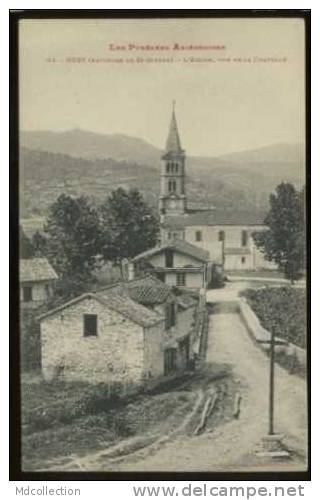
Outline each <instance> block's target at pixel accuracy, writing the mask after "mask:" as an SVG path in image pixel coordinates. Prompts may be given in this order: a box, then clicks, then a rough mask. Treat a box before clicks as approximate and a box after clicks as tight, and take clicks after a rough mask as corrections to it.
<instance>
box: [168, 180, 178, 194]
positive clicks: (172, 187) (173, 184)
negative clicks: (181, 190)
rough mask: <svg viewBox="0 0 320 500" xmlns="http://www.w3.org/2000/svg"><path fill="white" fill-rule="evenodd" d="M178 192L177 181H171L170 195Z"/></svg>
mask: <svg viewBox="0 0 320 500" xmlns="http://www.w3.org/2000/svg"><path fill="white" fill-rule="evenodd" d="M176 190H177V183H176V181H175V180H171V181H169V192H170V193H175V192H176Z"/></svg>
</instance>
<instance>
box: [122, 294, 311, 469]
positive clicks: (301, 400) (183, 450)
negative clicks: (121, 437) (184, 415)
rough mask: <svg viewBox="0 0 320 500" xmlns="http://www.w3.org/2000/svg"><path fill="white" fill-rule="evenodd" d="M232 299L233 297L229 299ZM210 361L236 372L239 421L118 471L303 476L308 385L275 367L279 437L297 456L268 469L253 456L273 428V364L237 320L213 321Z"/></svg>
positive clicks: (268, 465) (227, 317)
mask: <svg viewBox="0 0 320 500" xmlns="http://www.w3.org/2000/svg"><path fill="white" fill-rule="evenodd" d="M228 293H229V292H228ZM228 298H230V299H232V298H234V295H233V294H232V293H231V294H230V293H229V296H228ZM207 361H209V362H211V361H212V362H219V363H221V362H223V363H226V364H228V365H230V366H231V367H232V370H233V374H234V377H235V378H236V380H237V383H238V386H239V394H240V395H241V397H242V402H241V411H240V416H239V418H238V419H232V420H230V421H229V422H226V423H225V424H223V425H221V426H219V427H218V428H217V429H216V430H214V431H213V432H211V433H204V434H202V435H200V436H186V437H184V438H183V439H179V440H174V441H172V442H169V443H167V444H166V445H165V446H163V447H162V448H161V449H159V450H158V451H157V452H156V453H155V454H154V455H151V456H147V457H145V458H143V459H141V460H138V461H135V460H133V461H130V460H129V461H128V462H124V463H122V464H119V465H118V468H117V470H138V471H143V470H149V471H150V470H153V471H161V470H162V471H163V470H164V471H196V470H200V471H205V470H210V471H214V470H221V469H222V470H242V469H243V468H247V467H250V468H251V469H252V470H257V469H259V470H274V469H275V468H276V469H277V470H303V469H304V468H305V457H306V450H307V433H306V429H307V399H306V384H305V382H304V381H303V380H302V379H301V378H298V377H297V376H295V375H290V374H288V373H287V372H286V371H285V370H284V369H282V368H280V367H279V366H277V367H276V370H275V379H276V393H275V431H276V432H277V433H281V434H283V435H284V443H285V445H286V446H287V447H288V448H289V449H290V450H292V451H293V453H292V457H291V459H290V460H288V461H286V462H281V463H275V462H270V461H269V463H268V461H267V460H266V459H265V458H264V459H258V458H257V457H256V456H255V453H254V451H255V449H257V447H258V446H259V444H260V442H261V437H262V436H264V435H265V434H266V433H267V428H268V427H267V422H268V421H267V416H268V375H269V371H268V367H269V361H268V358H267V356H266V355H265V353H264V352H263V351H261V350H260V348H259V347H258V346H257V345H256V344H255V343H254V342H253V341H252V340H251V338H250V337H249V335H248V333H247V331H246V329H245V327H244V326H243V324H242V323H241V321H240V319H239V316H238V314H236V313H228V314H223V313H222V314H215V315H212V316H210V323H209V338H208V353H207Z"/></svg>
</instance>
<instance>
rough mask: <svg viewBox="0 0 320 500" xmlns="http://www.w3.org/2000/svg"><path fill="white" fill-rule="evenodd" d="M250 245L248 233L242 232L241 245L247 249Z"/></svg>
mask: <svg viewBox="0 0 320 500" xmlns="http://www.w3.org/2000/svg"><path fill="white" fill-rule="evenodd" d="M247 244H248V233H247V231H242V232H241V245H242V246H243V247H246V246H247Z"/></svg>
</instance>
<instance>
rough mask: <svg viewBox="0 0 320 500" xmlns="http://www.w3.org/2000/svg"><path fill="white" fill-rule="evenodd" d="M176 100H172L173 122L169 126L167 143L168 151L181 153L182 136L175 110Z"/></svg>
mask: <svg viewBox="0 0 320 500" xmlns="http://www.w3.org/2000/svg"><path fill="white" fill-rule="evenodd" d="M174 108H175V101H173V102H172V115H171V123H170V128H169V134H168V139H167V143H166V152H167V153H169V152H173V153H180V152H181V151H182V148H181V143H180V137H179V132H178V125H177V119H176V114H175V111H174Z"/></svg>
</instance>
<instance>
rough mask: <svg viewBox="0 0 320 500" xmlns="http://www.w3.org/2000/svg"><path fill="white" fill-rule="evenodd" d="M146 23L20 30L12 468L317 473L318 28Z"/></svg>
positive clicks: (110, 19) (299, 19)
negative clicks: (313, 122) (312, 213)
mask: <svg viewBox="0 0 320 500" xmlns="http://www.w3.org/2000/svg"><path fill="white" fill-rule="evenodd" d="M53 12H54V11H53ZM71 12H72V11H71ZM135 12H136V14H135V16H131V17H130V16H127V17H126V16H125V14H124V15H123V16H118V17H116V16H108V15H101V16H97V17H94V16H93V15H91V16H88V17H87V18H86V17H85V16H84V15H82V16H80V15H79V16H77V15H74V16H73V17H72V15H69V16H65V17H64V16H63V15H61V16H57V17H55V16H54V15H53V14H52V15H50V16H46V15H38V16H37V15H34V16H33V15H32V12H31V13H29V14H28V15H25V16H23V15H22V16H21V17H19V18H18V19H16V31H17V41H16V47H15V50H16V52H17V69H18V72H17V75H16V77H17V103H16V105H17V116H18V119H17V141H16V146H17V151H16V155H14V158H16V168H17V173H18V175H17V176H16V179H15V181H16V189H17V204H16V207H18V214H17V217H18V223H17V228H18V233H19V235H18V239H19V250H18V252H17V262H16V264H15V268H16V269H17V275H18V279H19V282H18V287H17V289H18V294H19V295H18V298H17V301H16V302H17V304H16V308H15V315H16V318H17V321H18V323H17V324H18V327H17V331H16V334H15V336H14V339H15V340H14V341H13V342H15V347H14V350H15V352H14V354H12V356H13V358H11V359H13V362H12V366H11V368H12V373H13V371H14V374H15V375H14V377H15V380H18V383H17V384H16V389H14V395H15V396H14V397H16V398H17V399H16V405H15V407H16V406H17V408H18V411H17V413H18V415H19V416H18V417H17V419H15V420H14V423H13V424H12V425H15V424H17V427H18V428H19V429H18V430H16V434H15V436H16V441H17V440H18V441H19V450H18V449H17V447H14V449H13V451H12V454H13V460H16V461H19V467H20V471H21V472H23V473H76V474H79V475H81V474H84V473H101V474H102V475H103V474H104V473H105V474H109V473H128V472H132V473H134V472H136V473H151V472H155V473H157V472H159V473H160V472H162V473H212V475H213V476H212V477H214V474H215V473H216V474H220V473H274V474H275V473H277V474H281V473H292V474H298V473H307V472H308V471H309V467H310V461H309V433H310V429H309V417H310V415H309V389H310V386H309V371H310V366H309V359H310V336H309V333H310V332H309V331H308V330H309V328H308V324H309V321H308V307H309V305H308V287H309V285H308V283H309V277H308V267H309V258H308V238H307V236H308V206H307V198H308V191H309V173H308V172H309V164H308V162H309V157H308V112H309V110H308V92H309V89H308V82H307V78H308V76H307V67H308V57H309V56H308V52H307V45H308V30H307V23H308V22H309V21H310V19H309V17H308V14H306V13H304V14H302V13H300V12H299V11H296V15H293V14H292V12H291V14H290V15H287V16H286V15H285V14H284V15H283V16H281V15H276V16H272V15H270V16H268V15H266V14H264V15H261V16H259V15H258V14H255V15H249V14H248V15H247V16H245V15H244V14H243V15H234V16H232V15H231V14H230V15H229V16H222V15H215V11H209V12H211V14H209V15H208V16H207V17H205V16H204V15H203V16H195V17H192V14H191V11H190V12H189V14H188V15H182V14H181V15H179V14H178V15H177V16H174V15H171V16H170V15H167V16H166V17H165V16H161V15H159V16H158V17H157V15H156V14H154V15H148V16H145V17H144V16H143V15H141V17H139V15H138V14H137V11H135ZM148 12H149V13H150V12H151V11H148ZM217 12H219V11H217ZM237 12H238V14H239V11H237ZM11 347H12V346H11ZM18 347H19V348H18ZM17 351H19V354H18V353H17ZM15 360H17V362H16V361H15ZM13 364H14V366H13ZM17 401H18V403H17ZM296 477H297V476H296Z"/></svg>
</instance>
